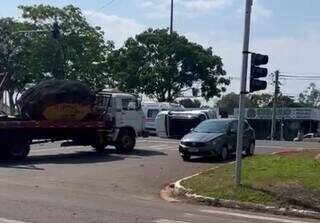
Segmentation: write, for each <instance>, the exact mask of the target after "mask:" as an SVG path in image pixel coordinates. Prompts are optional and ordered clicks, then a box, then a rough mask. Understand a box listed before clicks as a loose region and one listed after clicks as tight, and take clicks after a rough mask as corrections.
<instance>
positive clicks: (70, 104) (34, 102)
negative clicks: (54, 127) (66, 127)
mask: <svg viewBox="0 0 320 223" xmlns="http://www.w3.org/2000/svg"><path fill="white" fill-rule="evenodd" d="M94 100H95V95H94V93H93V92H92V91H91V89H90V88H89V87H88V86H87V85H85V84H83V83H82V82H80V81H70V80H46V81H43V82H41V83H39V84H37V85H35V86H33V87H31V88H29V89H28V90H26V91H25V92H24V93H23V94H22V96H21V98H20V99H19V106H20V110H21V115H22V116H23V117H24V118H27V119H35V120H43V119H46V120H49V121H74V120H82V119H84V118H85V117H86V116H87V115H88V113H90V112H91V108H92V105H93V103H94Z"/></svg>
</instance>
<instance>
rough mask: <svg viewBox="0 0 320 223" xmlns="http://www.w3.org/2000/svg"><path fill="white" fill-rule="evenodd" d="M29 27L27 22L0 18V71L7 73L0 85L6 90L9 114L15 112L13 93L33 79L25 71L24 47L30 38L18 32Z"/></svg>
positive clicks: (25, 55)
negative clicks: (2, 83)
mask: <svg viewBox="0 0 320 223" xmlns="http://www.w3.org/2000/svg"><path fill="white" fill-rule="evenodd" d="M29 28H30V24H28V23H27V22H20V21H17V20H14V19H13V18H1V19H0V39H1V42H0V73H3V74H6V75H7V81H6V82H5V85H4V86H1V88H2V89H1V91H3V90H6V91H7V92H8V95H9V105H10V113H11V114H14V113H15V100H14V96H15V94H16V95H18V93H19V92H21V91H22V90H23V89H24V86H25V84H26V83H29V82H32V80H33V79H34V76H33V75H32V74H31V73H29V72H27V71H26V70H27V65H28V61H29V59H30V54H29V53H28V51H27V50H26V48H27V44H28V42H29V41H30V38H29V37H28V36H24V35H21V34H19V33H18V32H19V31H21V30H25V29H29ZM2 96H3V95H1V98H2Z"/></svg>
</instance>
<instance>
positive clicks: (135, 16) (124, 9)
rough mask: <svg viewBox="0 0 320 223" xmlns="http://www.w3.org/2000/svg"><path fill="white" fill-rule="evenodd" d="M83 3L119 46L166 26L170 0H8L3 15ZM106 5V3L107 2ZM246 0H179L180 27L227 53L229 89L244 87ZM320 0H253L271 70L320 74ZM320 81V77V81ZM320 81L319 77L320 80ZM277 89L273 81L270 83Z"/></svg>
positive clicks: (293, 90) (289, 85) (256, 33)
mask: <svg viewBox="0 0 320 223" xmlns="http://www.w3.org/2000/svg"><path fill="white" fill-rule="evenodd" d="M40 3H42V4H51V5H55V6H64V5H68V4H73V5H75V6H78V7H80V8H81V9H82V10H83V12H84V13H85V15H86V16H87V17H88V20H89V21H90V22H91V23H93V24H95V25H100V26H101V27H102V28H103V29H104V31H105V33H106V38H107V39H111V40H114V41H115V42H116V45H117V46H118V47H119V46H121V44H122V43H123V41H124V40H125V39H126V38H127V37H129V36H133V35H135V34H137V33H139V32H141V31H143V30H144V29H146V28H147V27H154V28H157V27H161V28H162V27H167V26H168V24H169V5H170V0H144V1H143V0H95V1H87V0H77V1H66V0H60V1H57V0H47V1H35V0H29V1H18V0H10V1H3V2H2V4H1V8H0V16H12V17H18V16H20V12H19V10H18V9H17V6H18V5H21V4H24V5H30V4H40ZM102 6H105V7H103V8H102ZM243 8H244V0H175V24H174V25H175V27H174V28H175V30H177V31H178V32H179V33H180V34H183V35H186V36H187V37H188V38H189V39H190V40H192V41H196V42H198V43H200V44H202V45H204V46H206V47H208V46H212V47H213V49H214V52H215V53H216V54H218V55H219V56H221V57H222V58H223V62H224V64H225V69H226V70H227V72H228V74H229V75H230V76H232V77H234V80H233V81H232V84H231V86H230V87H228V91H236V92H238V91H239V86H240V82H239V77H240V70H241V50H242V49H241V48H242V38H243ZM319 9H320V1H319V0H305V1H301V0H254V6H253V19H252V32H251V43H250V49H251V50H252V51H257V52H261V53H266V54H269V55H270V64H269V65H268V67H269V70H270V72H272V71H275V70H277V69H279V70H280V72H284V73H290V74H292V75H302V74H306V75H316V76H320V70H319V68H318V63H319V59H318V58H319V52H320V13H319ZM309 82H310V81H294V80H291V81H289V80H287V81H283V84H284V85H283V87H282V89H283V92H284V93H288V94H289V95H297V94H298V93H299V92H301V91H302V90H303V89H304V88H306V87H307V85H308V83H309ZM318 82H319V81H318ZM318 85H319V86H320V83H319V84H318ZM267 92H272V87H271V86H270V87H269V88H268V89H267Z"/></svg>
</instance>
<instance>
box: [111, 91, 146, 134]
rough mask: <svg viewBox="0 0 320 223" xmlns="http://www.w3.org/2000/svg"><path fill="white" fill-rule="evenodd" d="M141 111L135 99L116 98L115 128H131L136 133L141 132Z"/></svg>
mask: <svg viewBox="0 0 320 223" xmlns="http://www.w3.org/2000/svg"><path fill="white" fill-rule="evenodd" d="M143 117H144V114H143V111H142V110H141V106H139V103H138V100H137V99H136V98H135V97H118V98H117V114H116V125H117V127H124V126H128V127H132V128H134V129H135V131H136V132H141V131H142V130H143Z"/></svg>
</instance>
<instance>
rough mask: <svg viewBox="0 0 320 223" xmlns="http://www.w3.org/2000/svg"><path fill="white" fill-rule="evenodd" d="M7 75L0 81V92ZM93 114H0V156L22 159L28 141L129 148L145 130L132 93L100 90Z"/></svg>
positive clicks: (96, 147) (120, 151)
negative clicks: (69, 117) (53, 117)
mask: <svg viewBox="0 0 320 223" xmlns="http://www.w3.org/2000/svg"><path fill="white" fill-rule="evenodd" d="M5 79H6V76H4V78H3V80H2V82H1V83H0V93H1V92H3V86H4V82H5ZM92 110H93V112H94V114H95V115H92V116H90V118H87V119H84V120H81V121H48V120H26V119H23V118H22V117H20V116H8V115H1V116H0V159H10V160H23V159H25V158H26V157H27V156H28V154H29V152H30V145H31V144H36V143H41V142H54V141H65V142H64V143H63V144H62V145H64V146H76V145H78V146H92V147H93V148H95V150H97V151H102V150H104V149H105V148H106V147H107V146H108V145H113V146H115V147H116V149H117V151H118V152H119V153H129V152H131V151H132V150H133V149H134V147H135V144H136V137H138V136H144V137H146V136H147V134H146V132H145V131H144V113H143V111H142V109H141V102H140V101H139V99H138V98H137V97H136V96H135V95H132V94H127V93H121V92H114V91H109V92H106V91H101V92H99V93H97V95H96V103H95V105H94V107H93V108H92Z"/></svg>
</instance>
